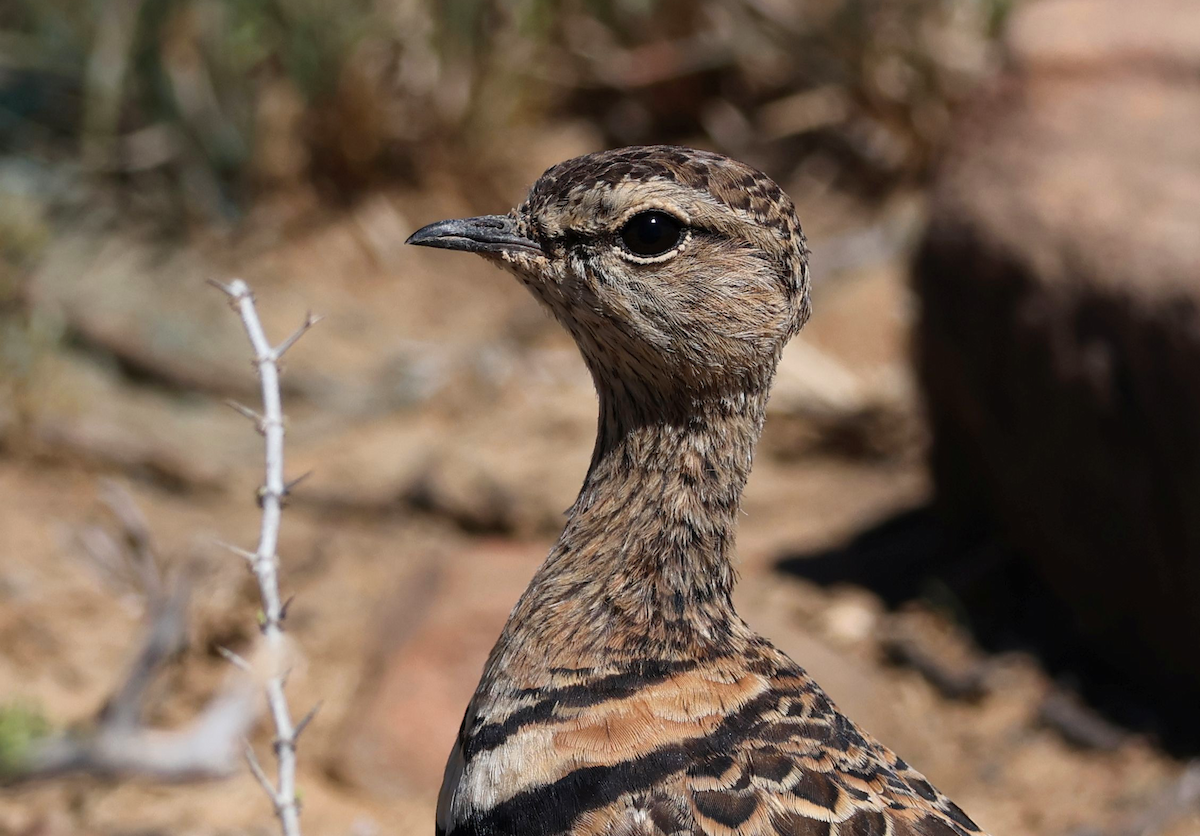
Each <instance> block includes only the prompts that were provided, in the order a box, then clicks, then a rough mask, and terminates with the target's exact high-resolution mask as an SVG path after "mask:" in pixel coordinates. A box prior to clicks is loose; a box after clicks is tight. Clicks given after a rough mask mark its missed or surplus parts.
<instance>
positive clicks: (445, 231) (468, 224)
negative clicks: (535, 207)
mask: <svg viewBox="0 0 1200 836" xmlns="http://www.w3.org/2000/svg"><path fill="white" fill-rule="evenodd" d="M404 243H406V244H416V245H417V246H418V247H440V248H441V249H443V250H462V251H463V252H468V253H502V252H513V251H517V250H526V251H530V252H535V253H539V254H540V253H541V252H542V248H541V247H539V246H538V244H537V242H535V241H531V240H529V239H528V238H526V237H524V236H523V235H520V234H518V232H517V224H516V221H514V220H513V219H512V218H510V217H509V216H508V215H481V216H480V217H478V218H459V219H456V220H450V221H438V222H437V223H433V224H430V225H429V226H423V227H421V228H420V229H418V230H417V231H416V232H414V233H413V234H412V235H410V236H408V240H407V241H405V242H404Z"/></svg>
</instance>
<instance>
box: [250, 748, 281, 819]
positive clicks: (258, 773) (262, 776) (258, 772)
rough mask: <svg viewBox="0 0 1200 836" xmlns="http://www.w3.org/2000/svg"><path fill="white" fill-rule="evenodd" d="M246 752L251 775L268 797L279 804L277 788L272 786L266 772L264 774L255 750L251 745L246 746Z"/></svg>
mask: <svg viewBox="0 0 1200 836" xmlns="http://www.w3.org/2000/svg"><path fill="white" fill-rule="evenodd" d="M245 751H246V763H247V764H248V765H249V766H250V772H251V774H253V775H254V777H255V779H256V780H257V781H258V783H259V784H260V785H262V788H263V791H264V792H266V794H267V796H268V797H269V798H270V799H271V800H272V801H274V802H275V803H276V804H278V801H277V800H276V798H275V788H274V787H273V786H271V779H270V778H268V777H267V773H266V772H263V768H262V764H260V763H259V762H258V755H256V754H254V749H253V748H251V746H250V744H249V743H247V744H246V750H245Z"/></svg>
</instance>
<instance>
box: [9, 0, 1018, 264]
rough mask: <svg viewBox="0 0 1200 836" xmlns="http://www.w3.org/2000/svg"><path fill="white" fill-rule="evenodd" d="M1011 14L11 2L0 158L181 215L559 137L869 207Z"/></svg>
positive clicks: (612, 5) (223, 215)
mask: <svg viewBox="0 0 1200 836" xmlns="http://www.w3.org/2000/svg"><path fill="white" fill-rule="evenodd" d="M1010 2H1011V0H811V2H804V3H793V2H790V0H702V1H701V2H694V0H612V2H603V1H602V0H445V2H437V0H347V2H338V3H327V2H322V0H9V2H7V3H5V4H4V5H3V6H2V7H0V149H4V151H5V152H6V153H7V154H13V153H14V152H15V153H17V154H20V155H21V156H22V157H23V158H24V160H25V162H26V164H28V165H30V166H34V167H35V168H39V167H40V168H44V167H53V171H54V172H55V174H56V175H62V172H63V171H64V170H65V171H69V172H70V175H69V179H71V180H73V181H74V180H86V181H94V180H95V179H102V180H104V181H105V182H106V183H107V184H119V185H121V186H123V187H126V197H127V198H128V201H129V208H132V209H134V210H143V211H147V212H149V213H152V214H154V215H155V216H157V217H160V218H171V219H175V220H177V219H179V218H181V217H190V218H206V219H229V218H236V217H237V215H238V213H239V212H241V211H244V210H245V208H246V207H247V205H248V204H249V203H250V202H252V201H253V200H254V199H255V198H256V197H259V196H261V195H263V194H264V193H265V192H270V191H271V190H273V189H278V188H280V187H287V186H291V185H294V184H295V183H296V182H297V181H298V180H302V179H303V180H308V181H310V182H312V183H315V184H317V185H318V186H319V187H320V189H321V192H322V194H323V195H324V196H326V197H327V198H328V199H335V200H345V199H352V198H354V197H355V196H356V195H358V194H360V193H361V192H362V190H363V189H364V188H365V187H367V186H368V185H369V184H378V183H380V182H382V181H384V180H385V179H386V178H413V177H415V176H417V174H418V172H420V171H423V170H426V169H427V168H428V167H430V166H443V167H445V166H452V167H453V168H454V169H455V170H459V171H461V170H462V169H461V161H462V160H469V161H471V166H470V168H471V171H470V172H468V173H469V174H470V175H473V176H479V177H483V176H485V173H486V172H487V171H488V169H489V168H490V167H491V166H490V164H489V162H488V161H489V160H494V158H495V157H496V156H497V155H498V154H503V153H506V152H508V153H511V142H512V140H513V139H514V138H519V137H520V136H521V135H522V131H527V130H529V129H530V128H531V127H536V126H540V125H543V124H544V123H545V122H546V121H547V120H548V119H550V120H572V119H581V120H586V121H587V123H588V124H589V125H591V126H592V127H594V129H595V130H596V131H597V132H598V134H599V140H598V141H599V142H600V143H602V144H605V145H619V144H636V143H644V142H651V141H654V142H690V143H693V144H703V145H706V146H711V147H716V148H719V149H721V150H724V151H726V152H728V153H731V154H735V155H738V156H741V157H743V158H747V159H749V160H751V161H752V162H755V163H757V164H759V165H760V166H763V167H764V168H767V169H769V170H771V171H772V173H774V174H775V175H776V176H778V177H779V178H780V179H784V180H787V179H795V178H796V177H800V178H802V179H805V180H812V181H816V182H819V183H824V184H829V183H837V184H839V185H842V186H845V187H847V188H852V189H855V190H860V191H862V192H864V193H868V194H877V193H879V192H880V191H881V190H887V189H890V188H894V187H895V186H897V185H898V184H903V183H911V182H913V181H914V180H919V179H920V178H922V177H924V176H925V175H926V174H927V173H928V171H929V167H930V164H931V161H932V160H933V159H935V157H936V151H937V149H938V147H939V145H940V143H941V142H942V141H943V139H944V137H945V134H946V130H947V127H948V124H949V115H950V112H951V111H952V109H953V108H954V107H955V105H956V104H957V103H959V102H960V101H962V99H963V98H964V97H965V96H967V95H968V94H969V92H970V90H971V88H972V85H973V83H974V82H975V81H976V80H977V79H978V78H979V77H980V74H981V73H982V72H983V71H984V70H985V69H986V66H987V64H988V61H989V58H990V51H989V48H990V44H991V42H992V41H991V36H992V35H993V34H994V33H995V32H996V31H997V30H998V27H999V25H1000V23H1001V22H1002V20H1003V18H1004V16H1005V14H1006V13H1007V11H1008V7H1009V5H1010ZM10 176H11V172H10ZM26 176H27V177H34V176H37V175H35V174H32V173H26ZM41 176H44V177H50V176H51V175H50V174H48V173H46V172H45V171H43V172H42V175H41ZM68 185H71V184H69V183H64V182H61V181H59V180H56V182H55V183H54V184H52V186H53V187H54V188H57V189H64V188H66V187H67V186H68ZM49 187H50V186H49V185H47V186H44V188H49ZM11 223H12V222H11V221H10V224H11ZM13 234H15V235H16V238H17V241H16V243H15V244H14V243H13V242H10V243H9V245H8V248H9V249H11V248H12V247H14V246H16V247H18V248H19V247H21V246H28V245H29V243H30V242H29V241H26V242H25V244H21V243H20V241H21V235H22V234H21V233H20V232H19V231H16V233H14V231H12V230H10V235H13ZM25 234H26V235H27V234H28V233H25Z"/></svg>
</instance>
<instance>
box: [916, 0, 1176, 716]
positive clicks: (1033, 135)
mask: <svg viewBox="0 0 1200 836" xmlns="http://www.w3.org/2000/svg"><path fill="white" fill-rule="evenodd" d="M1136 9H1137V10H1136V11H1134V10H1133V8H1132V4H1128V3H1125V2H1121V0H1045V2H1040V3H1033V4H1030V5H1027V6H1024V7H1022V9H1021V11H1020V12H1019V13H1018V14H1016V16H1015V17H1014V19H1013V20H1012V21H1011V25H1010V28H1009V31H1008V37H1007V45H1008V48H1009V61H1008V67H1007V69H1006V70H1005V71H1004V73H1002V74H1001V76H1000V77H999V78H998V79H997V80H996V81H995V83H993V84H992V85H991V86H990V88H989V89H988V90H987V91H986V92H985V93H983V94H982V95H981V96H980V98H979V101H978V102H977V103H976V104H975V105H974V106H973V108H972V109H971V112H969V113H968V114H966V115H965V118H964V119H963V121H962V123H961V125H960V132H959V134H958V135H957V137H956V142H955V145H954V147H953V148H952V149H951V150H950V153H949V154H948V156H947V158H946V161H945V164H944V165H943V167H942V169H941V170H940V172H939V175H938V182H937V185H936V188H935V194H934V202H933V210H932V218H931V225H930V228H929V231H928V233H927V238H926V240H925V241H924V243H923V245H922V248H921V251H920V254H919V256H918V258H917V261H916V267H915V285H916V290H917V293H918V295H919V297H920V300H921V305H922V310H923V313H922V318H921V324H920V327H919V329H918V336H917V359H918V364H919V373H920V377H921V380H922V385H923V388H924V391H925V396H926V399H927V403H928V407H929V414H930V418H931V422H932V427H933V432H934V448H933V464H934V470H935V474H936V478H937V481H938V485H939V489H940V494H941V496H942V498H943V499H944V500H945V504H946V505H947V507H948V508H949V509H951V510H952V511H956V512H958V514H959V517H960V519H961V518H963V517H976V516H978V515H982V516H983V517H984V518H986V519H990V520H991V522H993V523H995V524H996V525H997V526H998V528H999V529H1000V530H1001V532H1002V533H1003V534H1004V535H1005V536H1006V537H1007V538H1008V539H1009V540H1010V542H1011V543H1013V544H1014V545H1015V546H1016V547H1017V548H1018V549H1019V550H1020V551H1022V552H1023V553H1025V554H1027V555H1028V556H1029V557H1030V558H1031V560H1032V562H1033V564H1034V565H1035V567H1036V569H1037V571H1038V573H1039V574H1040V575H1041V577H1042V578H1043V579H1044V580H1045V581H1046V583H1047V584H1048V585H1049V587H1050V588H1052V589H1053V590H1054V592H1055V594H1056V596H1057V597H1058V598H1059V599H1061V601H1062V603H1063V605H1064V606H1065V607H1066V609H1067V611H1068V612H1069V614H1070V617H1071V620H1072V621H1073V622H1074V623H1075V625H1076V626H1077V627H1078V628H1079V631H1080V633H1081V634H1082V635H1083V636H1084V637H1085V638H1086V639H1087V641H1088V642H1089V644H1090V645H1091V647H1092V648H1093V649H1094V650H1095V651H1097V652H1098V655H1099V656H1100V657H1102V658H1104V659H1105V660H1106V662H1107V663H1109V664H1110V665H1111V666H1113V667H1114V669H1116V670H1118V671H1120V672H1121V673H1122V675H1125V676H1127V677H1128V678H1129V679H1130V681H1133V682H1141V683H1142V684H1143V685H1144V688H1145V690H1147V691H1152V690H1153V691H1154V692H1155V693H1156V696H1155V698H1154V699H1155V701H1156V702H1157V704H1158V705H1159V706H1160V707H1163V708H1165V709H1169V708H1171V707H1174V708H1178V709H1181V712H1180V713H1181V714H1187V713H1189V711H1190V710H1189V709H1188V708H1187V706H1189V705H1190V706H1194V705H1195V704H1196V700H1197V699H1198V698H1200V311H1198V306H1200V4H1196V3H1194V2H1188V1H1187V0H1153V1H1152V2H1144V3H1140V4H1137V7H1136ZM1190 713H1191V714H1192V722H1193V723H1195V724H1196V725H1197V726H1198V727H1200V722H1197V721H1196V718H1195V717H1194V711H1190Z"/></svg>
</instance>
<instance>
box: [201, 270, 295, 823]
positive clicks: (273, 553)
mask: <svg viewBox="0 0 1200 836" xmlns="http://www.w3.org/2000/svg"><path fill="white" fill-rule="evenodd" d="M210 284H213V285H214V286H216V287H218V288H219V289H220V290H221V291H222V292H224V293H225V294H226V295H227V296H229V299H230V303H231V304H232V305H233V307H234V310H236V311H237V312H238V314H239V315H240V316H241V318H242V325H243V327H244V328H245V329H246V336H247V338H249V340H250V346H251V348H252V349H253V351H254V364H255V366H256V367H257V368H258V375H259V380H260V382H261V384H262V400H263V408H262V414H261V416H259V417H258V421H257V424H258V428H259V431H260V432H261V433H262V435H263V437H264V439H265V442H266V455H265V462H264V471H265V474H264V480H263V485H262V487H261V488H259V490H258V493H257V497H258V505H259V507H260V508H262V526H261V528H260V530H259V537H258V548H257V549H255V551H254V553H253V555H251V556H249V557H248V559H249V561H250V568H251V569H252V570H253V572H254V575H255V577H256V578H257V579H258V587H259V593H260V595H261V596H262V613H263V617H262V633H263V638H264V640H265V642H266V645H267V650H268V652H269V653H270V655H271V660H272V661H271V669H270V671H271V673H270V676H269V678H268V679H267V682H266V696H267V708H268V710H269V711H270V714H271V719H272V721H273V722H274V724H275V755H276V758H277V760H278V772H277V775H276V782H275V784H274V785H273V786H272V785H271V783H270V781H269V780H268V779H267V778H266V775H265V773H264V772H263V770H262V767H261V765H259V764H258V762H257V760H255V759H253V752H252V751H251V752H249V755H248V758H247V760H248V762H249V763H250V768H251V771H252V772H254V773H255V777H256V778H258V779H259V783H262V784H263V787H264V789H265V790H267V794H268V795H269V796H270V798H271V800H272V802H273V803H274V805H275V814H276V815H277V816H278V817H279V823H280V826H281V828H282V831H283V834H284V836H299V833H300V808H299V805H298V804H297V802H296V736H297V734H298V731H297V727H296V726H294V725H293V723H292V717H291V712H290V711H289V709H288V704H287V698H286V697H285V695H284V686H285V684H286V680H287V674H286V671H285V669H284V655H285V647H284V639H283V618H284V615H285V614H286V611H287V610H286V606H287V605H286V604H284V603H282V601H281V597H280V594H279V556H278V554H277V548H278V545H279V523H280V518H281V515H282V511H283V503H284V498H285V497H286V496H287V493H288V491H289V490H290V489H291V488H292V487H294V486H295V484H296V482H298V481H299V480H296V481H295V482H292V483H287V482H285V481H284V478H283V437H284V431H285V424H284V418H283V407H282V402H281V401H282V398H281V396H280V387H279V358H280V357H282V356H283V355H284V353H285V352H287V350H288V349H290V348H291V347H292V346H293V345H295V343H296V341H297V340H299V339H300V338H301V337H302V336H304V334H305V333H306V332H307V331H308V330H309V329H310V328H312V326H313V325H315V324H316V323H317V322H318V321H319V318H318V317H315V316H313V315H312V314H311V313H310V314H309V315H308V316H307V317H306V318H305V320H304V323H303V324H302V325H301V326H300V327H299V328H298V329H297V330H296V331H295V332H294V333H293V334H292V335H291V336H289V337H288V338H287V339H286V340H284V341H283V342H282V343H281V344H280V345H279V346H278V347H275V348H272V347H271V344H270V342H268V340H267V336H266V333H265V332H264V331H263V327H262V323H261V322H260V321H259V319H258V312H257V310H256V309H255V307H254V294H253V293H252V292H251V290H250V287H249V286H248V285H247V284H246V283H245V282H243V281H242V280H241V279H234V280H233V281H232V282H230V283H229V284H227V285H226V284H222V283H221V282H216V281H213V282H210ZM239 411H241V410H239ZM247 411H249V410H247ZM302 478H304V477H301V479H302ZM308 719H311V717H310V718H308ZM304 722H305V723H306V722H307V720H305V721H304Z"/></svg>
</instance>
